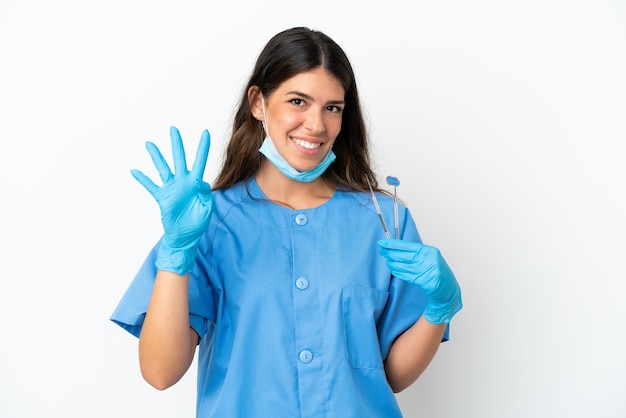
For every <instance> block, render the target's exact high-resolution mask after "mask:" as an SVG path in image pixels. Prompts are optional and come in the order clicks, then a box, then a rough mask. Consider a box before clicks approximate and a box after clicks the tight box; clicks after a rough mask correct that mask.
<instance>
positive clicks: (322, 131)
mask: <svg viewBox="0 0 626 418" xmlns="http://www.w3.org/2000/svg"><path fill="white" fill-rule="evenodd" d="M255 92H256V93H258V88H257V89H256V90H255V91H252V89H251V94H250V98H251V99H252V112H253V114H254V115H256V116H255V117H257V118H259V119H264V121H265V123H266V126H267V129H268V130H269V136H270V138H272V141H273V143H274V146H275V147H276V149H277V150H278V152H279V153H280V155H281V156H282V157H283V158H284V159H285V160H287V162H288V163H289V164H290V165H291V166H292V167H294V168H295V169H296V170H298V171H309V170H312V169H313V168H315V167H316V166H317V165H318V164H319V163H320V162H321V161H322V159H324V157H325V156H326V154H327V153H328V152H329V151H330V150H331V148H332V146H333V144H334V142H335V139H336V138H337V135H339V131H340V130H341V120H342V112H343V108H344V105H345V102H344V95H345V91H344V89H343V87H342V85H341V83H340V82H339V80H337V78H335V77H334V76H333V75H332V74H330V73H329V72H327V71H326V70H324V69H323V68H321V67H318V68H315V69H313V70H310V71H306V72H303V73H299V74H297V75H295V76H293V77H291V78H289V79H287V80H286V81H284V82H283V83H282V84H281V85H280V86H279V87H278V88H277V89H276V90H274V91H273V92H272V93H271V94H270V96H269V97H268V98H267V99H265V101H264V103H262V101H261V97H260V94H254V93H255ZM263 108H264V109H263Z"/></svg>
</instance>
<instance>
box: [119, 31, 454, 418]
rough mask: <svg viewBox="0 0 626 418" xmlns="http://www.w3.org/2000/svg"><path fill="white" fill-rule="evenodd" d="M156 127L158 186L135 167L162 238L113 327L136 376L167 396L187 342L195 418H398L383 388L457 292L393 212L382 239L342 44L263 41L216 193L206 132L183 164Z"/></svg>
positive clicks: (293, 37)
mask: <svg viewBox="0 0 626 418" xmlns="http://www.w3.org/2000/svg"><path fill="white" fill-rule="evenodd" d="M170 134H171V140H172V149H173V159H174V168H175V170H174V174H172V172H171V171H170V168H169V166H168V165H167V163H166V162H165V160H164V159H163V157H162V156H161V154H160V152H159V150H158V149H157V148H156V146H155V145H153V144H151V143H148V144H147V147H148V150H149V152H150V155H151V157H152V159H153V161H154V163H155V165H156V167H157V169H158V171H159V173H160V176H161V180H162V181H163V185H162V186H160V187H159V186H157V185H155V184H154V183H153V182H152V181H151V180H150V179H148V178H147V177H146V176H145V175H144V174H143V173H141V172H139V171H136V170H133V172H132V173H133V175H134V176H135V178H136V179H137V180H138V181H139V182H140V183H141V184H142V185H144V187H145V188H146V189H147V190H148V191H149V192H150V193H151V194H152V195H153V196H154V198H155V199H156V200H157V203H158V204H159V206H160V209H161V214H162V221H163V227H164V231H165V232H164V235H163V238H162V240H161V241H160V242H159V243H158V244H157V245H156V246H155V247H154V249H153V250H152V252H151V253H150V254H149V256H148V258H147V259H146V261H145V262H144V264H143V266H142V268H141V270H140V271H139V272H138V274H137V276H136V278H135V279H134V281H133V283H132V284H131V286H130V288H129V289H128V290H127V292H126V294H125V295H124V298H123V299H122V301H121V302H120V304H119V305H118V307H117V309H116V311H115V312H114V314H113V316H112V318H111V319H112V320H113V321H115V322H116V323H118V324H120V325H121V326H123V327H124V328H125V329H127V330H128V331H130V332H131V333H133V334H134V335H136V336H138V337H139V356H140V366H141V371H142V374H143V376H144V378H145V379H146V380H147V381H148V382H149V383H150V384H151V385H153V386H154V387H156V388H158V389H165V388H167V387H169V386H171V385H173V384H174V383H176V382H177V381H178V380H179V379H180V378H181V377H182V376H183V375H184V373H185V372H186V371H187V370H188V368H189V366H190V364H191V362H192V360H193V358H194V355H195V351H196V347H197V346H199V349H198V355H199V359H198V367H199V369H198V397H197V416H198V417H264V418H265V417H299V416H302V417H327V416H328V417H394V416H401V412H400V410H399V407H398V405H397V402H396V400H395V396H394V394H393V392H399V391H401V390H403V389H405V388H406V387H408V386H409V385H410V384H411V383H413V382H414V381H415V380H416V379H417V378H418V377H419V375H420V374H421V373H422V372H423V371H424V369H425V368H426V367H427V366H428V364H429V363H430V361H431V360H432V358H433V356H434V355H435V353H436V351H437V348H438V346H439V344H440V342H441V341H442V340H445V339H447V324H448V323H449V321H450V320H451V318H452V316H453V315H454V314H455V313H456V312H458V310H460V309H461V294H460V289H459V287H458V284H457V282H456V279H455V278H454V275H453V274H452V272H451V271H450V269H449V267H448V266H447V264H446V262H445V261H444V260H443V258H442V257H441V255H440V253H439V251H438V250H437V249H435V248H433V247H429V246H426V245H423V244H421V243H420V238H419V235H418V232H417V229H416V227H415V225H414V223H413V220H412V218H411V216H410V213H409V211H408V210H407V209H406V207H404V206H402V205H401V206H400V213H399V226H400V237H401V239H385V234H384V232H385V231H384V230H383V228H382V227H381V224H380V223H379V216H378V214H377V212H376V206H375V205H374V202H373V201H372V199H371V197H372V195H371V194H370V193H369V190H370V189H369V184H371V185H372V186H373V187H374V188H375V189H377V182H376V178H375V175H374V173H373V171H372V169H371V167H370V157H369V144H368V140H367V135H366V130H365V128H364V122H363V118H362V115H361V111H360V106H359V97H358V93H357V88H356V84H355V78H354V74H353V71H352V68H351V66H350V63H349V61H348V59H347V57H346V55H345V54H344V52H343V51H342V49H341V48H340V47H339V46H338V45H337V44H336V43H335V42H334V41H333V40H332V39H330V38H329V37H327V36H326V35H324V34H323V33H320V32H317V31H312V30H310V29H307V28H293V29H289V30H286V31H283V32H281V33H279V34H277V35H276V36H274V37H273V38H272V39H271V40H270V41H269V42H268V44H267V45H266V46H265V48H264V49H263V51H262V52H261V54H260V56H259V57H258V60H257V63H256V65H255V68H254V70H253V72H252V75H251V77H250V80H249V82H248V84H247V86H246V88H245V91H244V94H243V97H242V99H241V102H240V105H239V109H238V111H237V113H236V115H235V120H234V124H233V131H232V136H231V139H230V142H229V144H228V147H227V150H226V159H225V161H224V165H223V167H222V169H221V171H220V173H219V175H218V177H217V179H216V181H215V183H214V187H213V190H211V187H210V186H209V185H208V184H207V183H204V182H203V181H202V176H203V174H204V167H205V164H206V160H207V154H208V150H209V134H208V132H207V131H205V132H204V133H203V135H202V138H201V140H200V144H199V146H198V151H197V155H196V161H195V162H194V165H193V168H192V169H191V171H188V170H187V168H186V164H185V156H184V149H183V146H182V140H181V138H180V135H179V133H178V131H177V130H176V128H172V129H171V131H170ZM376 195H377V198H378V199H377V200H378V202H377V204H379V207H380V210H381V211H382V214H383V217H384V218H387V219H393V215H392V214H393V199H391V198H390V197H389V196H387V195H385V194H384V193H380V192H378V193H376ZM390 214H391V215H390Z"/></svg>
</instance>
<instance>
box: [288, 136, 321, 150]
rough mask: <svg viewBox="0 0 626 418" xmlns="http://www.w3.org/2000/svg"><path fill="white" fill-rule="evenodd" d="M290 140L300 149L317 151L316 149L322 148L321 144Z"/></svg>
mask: <svg viewBox="0 0 626 418" xmlns="http://www.w3.org/2000/svg"><path fill="white" fill-rule="evenodd" d="M292 140H293V142H295V143H296V144H297V145H299V146H301V147H302V148H306V149H317V148H319V147H321V146H322V144H321V143H316V142H308V141H304V140H302V139H298V138H292Z"/></svg>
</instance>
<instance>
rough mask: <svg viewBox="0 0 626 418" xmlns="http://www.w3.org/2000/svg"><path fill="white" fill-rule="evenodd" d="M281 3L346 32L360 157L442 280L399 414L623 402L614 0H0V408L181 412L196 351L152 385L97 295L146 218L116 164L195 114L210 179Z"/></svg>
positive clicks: (154, 215)
mask: <svg viewBox="0 0 626 418" xmlns="http://www.w3.org/2000/svg"><path fill="white" fill-rule="evenodd" d="M409 4H411V6H410V8H409ZM297 25H305V26H309V27H313V28H316V29H320V30H322V31H324V32H326V33H327V34H329V35H330V36H331V37H333V38H334V39H335V40H336V41H337V42H338V43H339V44H340V45H341V46H343V47H344V49H345V50H346V52H347V53H348V55H349V57H350V58H351V60H352V63H353V65H354V68H355V71H356V74H357V79H358V82H359V86H360V89H361V93H362V98H363V101H364V106H365V109H366V112H367V115H368V119H369V123H370V126H371V131H372V139H373V141H374V152H375V159H376V161H377V169H378V172H379V175H380V178H381V179H384V177H385V176H386V175H389V174H392V175H395V176H397V177H399V178H400V180H401V182H402V184H401V185H400V188H399V194H400V195H401V197H402V198H403V199H404V200H405V201H406V202H407V203H408V205H409V206H410V208H411V209H412V212H413V215H414V218H415V220H416V222H417V224H418V227H419V229H420V232H421V234H422V238H423V239H424V241H425V242H427V243H430V244H432V245H436V246H438V247H440V248H441V249H442V252H443V253H444V255H445V257H446V258H447V260H448V262H449V263H450V264H451V265H452V266H453V267H454V270H455V272H456V274H457V277H458V279H459V281H460V282H461V285H462V288H463V291H464V302H465V308H464V309H463V310H462V311H461V312H460V313H459V314H458V316H457V317H456V318H455V320H454V322H453V324H452V340H451V341H450V342H448V343H445V344H443V345H442V347H441V349H440V351H439V354H438V356H437V357H436V359H435V360H434V362H433V364H432V365H431V367H430V368H429V369H428V370H427V372H426V373H425V374H424V375H423V376H422V377H421V379H420V380H419V381H418V382H416V383H415V384H414V385H413V386H412V387H411V388H409V389H408V390H406V391H405V392H404V393H402V394H400V395H399V399H400V403H401V406H402V409H403V411H404V413H405V415H406V417H429V418H436V417H461V418H464V417H471V418H474V417H475V418H490V417H493V418H502V417H506V418H509V417H511V418H517V417H519V418H527V417H533V418H536V417H550V418H552V417H580V418H583V417H595V418H597V417H625V416H626V398H625V396H624V395H625V394H626V392H625V391H626V361H625V360H624V359H625V356H624V353H626V332H625V331H626V307H625V306H624V305H625V303H624V294H625V291H626V285H625V282H626V280H625V279H626V277H625V276H626V274H625V273H624V266H623V264H624V260H625V259H626V239H625V237H624V233H625V232H626V231H625V229H626V228H625V221H624V214H625V213H626V207H625V203H626V198H625V187H624V184H625V182H624V179H626V168H625V167H626V164H625V163H624V156H625V152H624V142H625V140H626V126H625V122H626V4H625V3H624V2H623V1H621V0H619V1H618V0H615V1H608V0H607V1H603V0H587V1H585V0H574V1H565V0H562V1H558V0H541V1H539V0H529V1H524V2H522V1H518V2H510V1H506V2H505V1H497V0H482V1H459V0H451V1H436V0H418V1H416V2H406V1H404V0H387V1H384V2H372V3H368V2H367V1H365V2H364V1H354V2H351V3H349V2H338V1H315V2H312V1H310V2H294V1H278V0H266V1H255V2H251V1H250V2H239V1H228V2H226V1H223V2H220V3H219V4H214V3H213V2H208V1H175V2H174V1H171V2H164V1H161V2H158V1H157V2H155V1H121V0H109V1H89V2H87V1H81V0H57V1H32V0H31V1H23V0H2V1H1V3H0V141H1V142H0V146H1V148H0V159H1V162H0V197H1V200H2V203H1V205H0V243H1V244H0V245H1V247H0V261H1V267H2V270H1V271H2V277H1V278H0V331H1V335H2V343H0V416H1V417H6V418H18V417H28V418H31V417H44V416H63V417H113V416H114V417H123V418H125V417H147V416H150V417H153V418H157V417H192V416H193V414H194V408H195V370H192V371H190V372H189V373H188V374H187V375H186V376H185V377H184V378H183V380H182V381H181V382H180V383H179V384H178V385H176V386H175V387H173V388H171V389H169V390H167V391H165V392H158V391H156V390H154V389H152V388H151V387H149V386H148V385H147V384H146V383H145V382H143V380H142V379H141V377H140V374H139V370H138V365H137V354H136V340H135V339H134V337H132V336H130V334H127V333H126V332H125V331H123V330H122V329H121V328H118V327H117V326H116V325H114V324H113V323H111V322H109V319H108V318H109V316H110V314H111V313H112V311H113V309H114V308H115V306H116V304H117V301H118V300H119V298H120V297H121V295H122V293H123V291H124V290H125V289H126V286H127V285H128V284H129V282H130V280H131V279H132V277H133V275H134V274H135V272H136V270H137V269H138V267H139V265H140V263H141V262H142V261H143V258H144V256H145V255H146V252H147V250H148V248H150V247H151V246H152V244H153V243H154V241H155V240H156V239H157V238H158V236H159V235H160V233H161V225H160V220H159V214H158V209H157V206H156V204H155V203H154V202H153V201H152V198H151V197H150V196H149V194H148V193H146V192H145V190H144V189H143V188H142V187H141V186H140V185H139V184H138V183H136V182H135V180H134V179H133V178H132V177H131V176H130V174H129V170H130V169H131V168H139V169H142V170H144V171H145V172H146V173H149V174H151V175H153V174H154V170H153V168H152V164H151V162H150V160H149V157H148V154H147V152H146V151H145V149H144V145H143V144H144V142H145V141H146V140H152V141H155V142H156V143H157V144H159V145H160V146H162V148H163V149H164V151H167V150H168V148H169V137H168V128H169V126H170V125H176V126H178V127H179V128H180V130H181V133H182V135H183V138H184V140H185V141H186V143H187V144H188V149H189V150H190V152H189V154H191V155H190V158H192V157H193V151H194V150H195V146H196V144H197V140H198V138H199V136H200V133H201V131H202V130H203V129H204V128H208V129H209V130H210V131H211V133H212V138H213V146H212V149H211V157H210V161H209V168H208V170H207V175H206V178H207V180H209V181H212V179H213V177H214V175H215V173H216V170H217V169H216V167H217V166H218V164H219V160H220V157H221V152H222V148H223V146H224V144H225V138H226V137H227V132H228V127H229V123H230V120H231V114H232V111H233V109H234V108H235V105H236V100H237V99H238V97H239V94H240V92H241V88H242V87H243V84H244V82H245V81H246V78H247V76H248V74H249V73H250V70H251V67H252V64H253V62H254V60H255V58H256V55H257V54H258V52H259V51H260V49H261V48H262V46H263V45H264V44H265V42H266V41H267V40H268V39H269V37H270V36H272V35H273V34H275V33H276V32H278V31H280V30H282V29H286V28H288V27H291V26H297Z"/></svg>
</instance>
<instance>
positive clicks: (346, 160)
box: [213, 27, 378, 191]
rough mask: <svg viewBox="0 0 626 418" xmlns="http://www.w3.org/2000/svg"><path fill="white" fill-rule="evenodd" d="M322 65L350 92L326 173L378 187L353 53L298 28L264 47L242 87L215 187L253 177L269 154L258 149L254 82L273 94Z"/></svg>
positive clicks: (331, 178) (339, 181) (331, 179)
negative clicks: (250, 95)
mask: <svg viewBox="0 0 626 418" xmlns="http://www.w3.org/2000/svg"><path fill="white" fill-rule="evenodd" d="M318 67H322V68H324V70H326V71H328V72H329V73H331V74H332V75H334V76H335V77H336V78H337V79H338V80H339V82H340V83H341V84H342V86H343V88H344V91H345V99H344V100H345V107H344V110H343V115H342V121H341V131H340V132H339V135H338V136H337V139H336V140H335V143H334V145H333V152H334V153H335V155H336V156H337V158H336V160H335V161H334V162H333V163H332V164H331V165H330V166H329V167H328V169H327V170H326V171H325V172H324V173H323V174H322V178H323V179H324V180H325V181H327V182H328V183H329V184H332V185H342V186H346V187H348V188H351V189H355V190H361V191H367V190H369V188H368V184H367V180H368V179H369V181H370V182H371V184H372V187H373V188H374V189H378V182H377V181H376V176H375V175H374V172H373V170H372V168H371V167H370V144H369V138H368V136H367V130H366V128H365V122H364V120H363V115H362V113H361V105H360V102H359V95H358V91H357V86H356V81H355V77H354V72H353V70H352V66H351V65H350V61H349V60H348V57H347V56H346V54H345V53H344V51H343V50H342V49H341V47H340V46H339V45H337V43H335V41H333V40H332V39H331V38H330V37H328V36H327V35H325V34H324V33H322V32H319V31H315V30H311V29H308V28H304V27H296V28H292V29H287V30H285V31H283V32H280V33H278V34H277V35H275V36H274V37H273V38H272V39H270V41H269V42H268V43H267V44H266V45H265V48H263V50H262V51H261V54H260V55H259V57H258V59H257V61H256V64H255V66H254V69H253V71H252V75H251V76H250V79H249V81H248V83H247V85H246V86H245V88H244V90H243V94H242V97H241V100H240V102H239V106H238V109H237V112H236V114H235V117H234V121H233V128H232V133H231V138H230V141H229V142H228V145H227V147H226V155H225V159H224V163H223V165H222V168H221V170H220V172H219V174H218V176H217V178H216V180H215V182H214V184H213V188H214V190H217V189H220V188H225V187H228V186H231V185H233V184H235V183H237V182H239V181H242V180H246V179H248V178H250V177H252V176H254V175H255V173H256V172H257V171H258V170H259V168H260V167H261V163H262V162H263V158H265V157H264V156H263V155H262V154H261V153H260V152H259V148H260V147H261V144H262V143H263V140H264V138H265V132H264V130H263V126H262V124H261V123H260V122H259V121H258V120H256V119H255V118H254V117H253V116H252V112H251V107H250V103H249V101H248V91H249V89H250V87H252V86H257V87H259V89H260V91H261V94H263V95H264V97H268V96H269V95H270V94H271V93H272V92H273V91H274V90H276V89H277V88H278V86H280V84H281V83H283V82H284V81H285V80H287V79H289V78H291V77H293V76H295V75H297V74H299V73H302V72H306V71H310V70H313V69H315V68H318Z"/></svg>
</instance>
